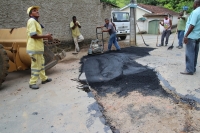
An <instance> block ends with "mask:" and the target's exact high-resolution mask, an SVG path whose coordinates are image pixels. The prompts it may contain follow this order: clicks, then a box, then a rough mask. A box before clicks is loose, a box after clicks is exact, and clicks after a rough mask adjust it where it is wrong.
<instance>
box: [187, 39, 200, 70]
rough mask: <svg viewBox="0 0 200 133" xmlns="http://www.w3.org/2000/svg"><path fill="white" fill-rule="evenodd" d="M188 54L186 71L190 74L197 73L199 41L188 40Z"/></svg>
mask: <svg viewBox="0 0 200 133" xmlns="http://www.w3.org/2000/svg"><path fill="white" fill-rule="evenodd" d="M185 51H186V52H185V53H186V58H185V60H186V71H187V72H189V73H194V72H196V65H197V58H198V52H199V39H197V40H196V39H190V38H188V43H187V44H186V48H185Z"/></svg>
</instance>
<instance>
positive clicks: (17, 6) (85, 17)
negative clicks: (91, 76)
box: [0, 0, 112, 42]
mask: <svg viewBox="0 0 200 133" xmlns="http://www.w3.org/2000/svg"><path fill="white" fill-rule="evenodd" d="M32 5H38V6H40V7H41V9H40V18H39V21H40V22H41V23H42V24H43V25H44V27H45V29H44V33H52V34H53V35H54V37H56V38H58V39H60V40H62V41H68V42H69V41H71V42H72V37H71V30H70V28H69V23H70V22H71V21H72V16H74V15H75V16H77V20H78V21H79V22H80V23H81V25H82V28H81V33H82V35H83V36H84V38H85V39H86V40H88V41H89V40H91V39H95V38H96V36H95V31H96V26H98V25H103V24H104V18H107V17H109V18H110V12H111V8H112V7H111V6H110V5H107V4H105V3H100V0H30V1H29V0H1V4H0V16H1V17H0V28H13V27H25V26H26V22H27V20H28V19H29V17H28V15H27V14H26V11H27V8H28V7H30V6H32Z"/></svg>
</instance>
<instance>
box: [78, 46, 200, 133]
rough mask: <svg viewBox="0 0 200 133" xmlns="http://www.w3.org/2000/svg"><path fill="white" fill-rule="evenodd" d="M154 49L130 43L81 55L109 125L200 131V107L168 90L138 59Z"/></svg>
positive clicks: (126, 129)
mask: <svg viewBox="0 0 200 133" xmlns="http://www.w3.org/2000/svg"><path fill="white" fill-rule="evenodd" d="M152 50H154V49H153V48H147V47H128V48H123V49H122V50H121V51H120V52H117V51H112V52H106V53H104V54H99V55H90V56H85V57H83V58H82V59H81V64H82V65H81V75H82V77H83V79H85V77H86V80H87V83H88V84H89V86H90V88H91V89H92V93H93V94H94V95H95V98H96V100H97V102H98V103H99V104H100V105H101V106H102V107H103V108H102V109H101V111H102V112H103V114H104V116H105V119H106V125H109V126H110V128H111V129H112V131H113V133H132V132H163V133H164V132H195V133H196V131H197V132H199V131H200V128H199V127H200V126H199V125H200V124H197V123H199V120H200V115H199V114H200V111H198V110H197V109H194V108H192V106H191V105H190V104H187V102H186V104H182V103H181V102H182V101H183V100H182V99H179V100H178V98H177V97H176V96H174V95H172V94H171V93H167V92H166V91H165V90H164V89H163V88H162V86H161V85H160V80H159V78H158V75H157V73H156V72H155V71H154V70H153V69H150V68H148V67H147V66H143V65H141V64H138V63H137V62H136V59H139V58H142V57H144V56H148V55H149V52H150V51H152ZM80 77H81V76H80ZM83 88H84V87H83Z"/></svg>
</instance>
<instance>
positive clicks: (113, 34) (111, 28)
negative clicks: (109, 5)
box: [101, 18, 121, 51]
mask: <svg viewBox="0 0 200 133" xmlns="http://www.w3.org/2000/svg"><path fill="white" fill-rule="evenodd" d="M103 27H106V30H104V29H103ZM101 28H102V32H108V33H109V34H110V39H109V41H108V51H111V47H112V44H113V43H114V45H115V47H116V49H117V51H120V50H121V49H120V46H119V44H118V42H117V39H116V31H115V27H114V26H113V24H112V23H110V22H109V19H108V18H106V19H105V25H104V26H101Z"/></svg>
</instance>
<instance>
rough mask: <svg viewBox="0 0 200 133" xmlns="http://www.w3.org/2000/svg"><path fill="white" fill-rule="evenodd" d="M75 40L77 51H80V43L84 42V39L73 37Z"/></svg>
mask: <svg viewBox="0 0 200 133" xmlns="http://www.w3.org/2000/svg"><path fill="white" fill-rule="evenodd" d="M73 39H74V44H75V47H76V49H79V45H78V43H79V42H82V41H83V40H84V37H83V36H82V35H80V36H78V37H73Z"/></svg>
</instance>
